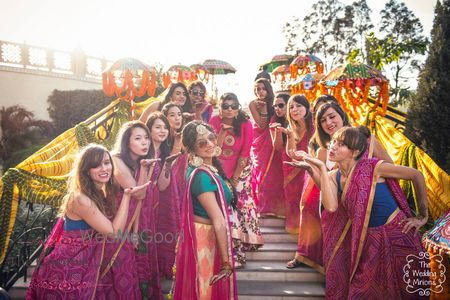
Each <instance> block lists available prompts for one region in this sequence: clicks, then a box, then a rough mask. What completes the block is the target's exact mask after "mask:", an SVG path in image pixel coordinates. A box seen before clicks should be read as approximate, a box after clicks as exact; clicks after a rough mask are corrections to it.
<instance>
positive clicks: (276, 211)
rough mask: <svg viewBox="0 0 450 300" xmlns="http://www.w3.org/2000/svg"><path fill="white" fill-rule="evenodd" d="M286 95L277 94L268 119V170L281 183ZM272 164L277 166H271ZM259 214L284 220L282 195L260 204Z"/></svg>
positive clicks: (284, 208)
mask: <svg viewBox="0 0 450 300" xmlns="http://www.w3.org/2000/svg"><path fill="white" fill-rule="evenodd" d="M289 97H290V96H289V94H288V93H284V92H283V93H278V94H277V95H276V97H275V99H274V100H273V105H272V107H273V109H274V111H275V114H274V115H273V116H272V118H271V119H270V124H269V128H270V135H271V137H272V145H273V150H272V156H271V159H269V163H268V164H269V165H268V167H267V168H268V169H271V168H272V170H273V172H275V173H278V174H279V177H278V178H279V181H280V182H282V181H283V166H282V163H281V159H282V157H283V155H284V154H283V153H284V152H286V142H287V138H286V135H285V134H283V133H282V130H281V128H287V126H288V121H287V118H286V112H287V103H288V100H289ZM272 164H278V165H273V166H272ZM259 213H260V214H261V216H264V215H269V216H276V217H281V218H285V217H286V203H285V200H284V194H280V195H279V196H278V198H276V199H273V200H272V201H267V202H264V203H261V204H260V206H259Z"/></svg>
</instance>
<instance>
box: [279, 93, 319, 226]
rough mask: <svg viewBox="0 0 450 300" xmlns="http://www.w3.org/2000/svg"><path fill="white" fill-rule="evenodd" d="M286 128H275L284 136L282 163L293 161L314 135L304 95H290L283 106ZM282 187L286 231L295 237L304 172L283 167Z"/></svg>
mask: <svg viewBox="0 0 450 300" xmlns="http://www.w3.org/2000/svg"><path fill="white" fill-rule="evenodd" d="M286 115H287V120H288V123H289V126H288V128H283V127H279V130H281V131H282V132H283V133H285V134H286V136H287V142H286V152H283V156H284V157H283V158H284V161H289V160H291V159H292V158H295V155H296V154H295V153H296V152H297V151H307V150H308V143H309V140H310V138H311V137H312V135H313V134H314V125H313V120H312V113H311V111H310V106H309V101H308V99H307V98H306V97H305V96H304V95H299V94H297V95H292V96H291V97H290V98H289V101H288V106H287V113H286ZM283 179H284V181H283V187H284V198H285V201H286V223H285V227H286V231H287V232H289V233H298V225H299V220H300V198H301V196H302V191H303V185H304V180H305V172H304V171H302V170H300V169H297V168H293V167H292V166H289V165H286V164H283Z"/></svg>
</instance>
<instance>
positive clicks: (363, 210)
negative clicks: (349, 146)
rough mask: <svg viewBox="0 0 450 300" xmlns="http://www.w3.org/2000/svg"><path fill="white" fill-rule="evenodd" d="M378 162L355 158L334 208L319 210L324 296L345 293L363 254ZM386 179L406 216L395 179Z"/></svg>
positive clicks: (405, 206) (401, 194) (335, 296)
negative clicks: (324, 279) (322, 242)
mask: <svg viewBox="0 0 450 300" xmlns="http://www.w3.org/2000/svg"><path fill="white" fill-rule="evenodd" d="M382 162H383V161H381V160H378V159H376V158H373V159H361V160H359V161H358V163H357V164H356V166H355V168H354V169H353V170H352V172H351V173H350V175H349V180H348V181H347V183H346V184H345V186H344V188H343V192H342V197H341V199H340V203H339V207H338V210H337V211H336V212H334V213H329V212H324V213H323V214H322V233H323V241H324V244H323V246H324V248H323V250H324V253H323V259H324V267H325V270H326V276H327V286H326V292H327V294H326V296H327V298H332V299H341V298H342V299H343V298H347V297H348V294H349V291H350V284H351V282H352V279H353V278H354V275H355V272H356V270H357V267H358V265H359V262H360V259H361V256H362V254H363V253H362V252H363V251H362V250H363V247H364V243H365V241H366V237H367V230H368V225H369V219H370V214H371V209H372V204H373V199H374V194H375V188H376V183H377V175H376V173H377V172H376V170H377V168H378V166H379V165H380V164H381V163H382ZM386 182H387V184H388V186H389V189H390V191H391V192H392V195H393V197H394V199H395V200H396V202H397V204H398V206H399V208H400V211H401V212H402V213H403V214H404V215H406V216H407V217H410V216H411V212H410V210H409V207H408V204H407V201H406V198H405V196H404V195H403V192H402V190H401V188H400V186H399V184H398V182H397V180H395V179H386ZM349 262H350V264H349Z"/></svg>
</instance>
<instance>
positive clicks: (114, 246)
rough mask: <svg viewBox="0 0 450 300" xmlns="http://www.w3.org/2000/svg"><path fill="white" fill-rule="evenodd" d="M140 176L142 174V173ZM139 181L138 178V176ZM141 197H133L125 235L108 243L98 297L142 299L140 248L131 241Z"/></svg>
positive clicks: (125, 299)
mask: <svg viewBox="0 0 450 300" xmlns="http://www.w3.org/2000/svg"><path fill="white" fill-rule="evenodd" d="M138 177H139V174H138ZM136 180H137V179H136ZM122 197H123V191H121V192H119V193H117V195H116V207H119V206H120V202H121V201H122ZM139 203H141V202H140V201H139V200H136V199H134V198H131V200H130V206H129V210H128V217H127V223H126V226H125V230H124V232H123V233H121V234H122V236H120V235H119V236H118V237H117V238H115V239H113V238H110V239H108V240H107V242H106V244H105V258H104V260H103V265H102V272H101V273H100V283H101V286H100V287H99V289H98V293H97V297H104V298H105V299H120V300H128V299H130V300H131V299H140V298H141V291H140V290H139V279H138V275H137V263H136V251H135V248H134V245H133V243H132V241H131V236H130V232H132V229H131V228H132V224H133V222H134V220H135V219H136V218H138V215H137V210H136V209H137V207H138V205H141V204H139Z"/></svg>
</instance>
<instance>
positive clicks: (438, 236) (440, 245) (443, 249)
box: [422, 210, 450, 255]
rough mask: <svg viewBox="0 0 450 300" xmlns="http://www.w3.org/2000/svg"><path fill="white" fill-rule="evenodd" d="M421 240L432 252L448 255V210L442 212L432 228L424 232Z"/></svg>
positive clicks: (449, 231) (449, 238)
mask: <svg viewBox="0 0 450 300" xmlns="http://www.w3.org/2000/svg"><path fill="white" fill-rule="evenodd" d="M422 241H423V243H424V244H425V246H427V248H431V249H432V250H433V252H436V253H439V254H447V255H450V210H448V211H447V212H446V213H445V214H443V215H442V216H441V217H440V218H439V219H438V220H437V221H436V222H435V223H434V226H433V228H431V230H429V231H427V232H426V233H425V234H424V236H423V238H422Z"/></svg>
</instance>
